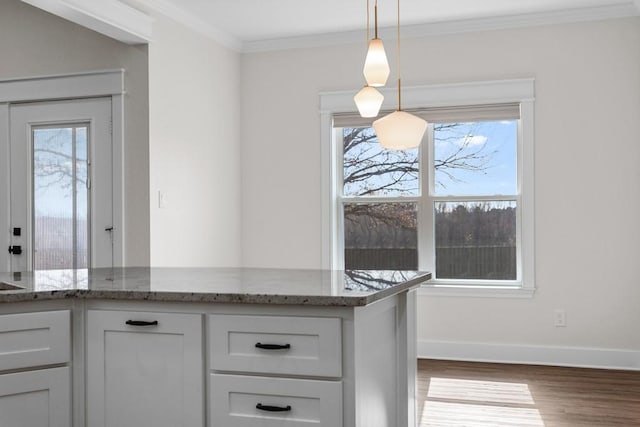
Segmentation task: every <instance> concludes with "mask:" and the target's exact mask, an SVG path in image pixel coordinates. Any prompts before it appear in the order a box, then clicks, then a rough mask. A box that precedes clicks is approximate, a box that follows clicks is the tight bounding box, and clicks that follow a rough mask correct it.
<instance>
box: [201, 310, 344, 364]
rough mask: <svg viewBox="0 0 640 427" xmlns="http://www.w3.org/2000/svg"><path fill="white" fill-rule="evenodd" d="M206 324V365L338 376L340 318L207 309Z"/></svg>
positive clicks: (340, 335) (340, 337) (340, 334)
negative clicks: (220, 312) (223, 312)
mask: <svg viewBox="0 0 640 427" xmlns="http://www.w3.org/2000/svg"><path fill="white" fill-rule="evenodd" d="M208 330H209V346H210V348H209V350H210V352H209V354H210V358H211V359H210V365H211V369H214V370H217V371H230V372H249V373H269V374H285V375H298V376H321V377H340V376H342V333H341V320H340V319H337V318H319V317H277V316H233V315H211V316H209V325H208Z"/></svg>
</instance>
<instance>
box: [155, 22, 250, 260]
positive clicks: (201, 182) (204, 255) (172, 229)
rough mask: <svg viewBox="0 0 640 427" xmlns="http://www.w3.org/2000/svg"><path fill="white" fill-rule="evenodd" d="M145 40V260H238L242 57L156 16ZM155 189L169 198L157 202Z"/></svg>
mask: <svg viewBox="0 0 640 427" xmlns="http://www.w3.org/2000/svg"><path fill="white" fill-rule="evenodd" d="M156 19H157V20H156V22H155V24H154V27H153V42H152V43H150V45H149V92H150V100H149V103H150V111H149V121H150V143H149V151H150V153H149V157H150V163H151V171H150V194H151V204H150V218H151V265H153V266H237V265H239V263H240V195H239V193H240V157H239V155H240V139H239V135H238V130H239V111H240V110H239V108H240V107H239V105H240V104H239V102H240V101H239V93H240V77H239V76H240V57H239V54H238V53H235V52H232V51H229V50H227V49H225V48H223V47H221V46H219V45H218V44H216V43H215V42H213V41H211V40H209V39H207V38H205V37H203V36H200V35H199V34H197V33H195V32H193V31H191V30H188V29H187V28H185V27H183V26H182V25H180V24H178V23H176V22H174V21H172V20H170V19H167V18H166V17H163V16H157V17H156ZM158 191H163V192H165V193H166V195H167V199H166V200H167V205H166V208H163V209H160V208H159V207H158Z"/></svg>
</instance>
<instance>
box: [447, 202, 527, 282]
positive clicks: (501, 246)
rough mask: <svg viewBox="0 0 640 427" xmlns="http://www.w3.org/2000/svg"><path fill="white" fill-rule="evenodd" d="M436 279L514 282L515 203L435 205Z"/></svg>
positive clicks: (448, 203) (452, 203)
mask: <svg viewBox="0 0 640 427" xmlns="http://www.w3.org/2000/svg"><path fill="white" fill-rule="evenodd" d="M435 217H436V229H435V234H436V277H437V278H438V279H486V280H492V279H493V280H515V279H516V263H517V261H516V202H515V201H506V202H503V201H483V202H437V203H435Z"/></svg>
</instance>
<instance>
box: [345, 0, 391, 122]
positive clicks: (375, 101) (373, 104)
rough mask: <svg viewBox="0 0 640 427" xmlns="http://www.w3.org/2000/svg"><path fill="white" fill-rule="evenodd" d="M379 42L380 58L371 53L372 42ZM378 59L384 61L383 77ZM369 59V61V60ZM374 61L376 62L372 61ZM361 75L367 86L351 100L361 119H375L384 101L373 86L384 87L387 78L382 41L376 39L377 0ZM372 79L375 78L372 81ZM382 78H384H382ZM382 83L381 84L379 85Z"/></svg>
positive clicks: (377, 44) (375, 53)
mask: <svg viewBox="0 0 640 427" xmlns="http://www.w3.org/2000/svg"><path fill="white" fill-rule="evenodd" d="M366 40H367V42H369V0H367V37H366ZM376 40H377V41H379V42H380V43H376V46H379V47H382V56H381V55H380V52H379V50H378V51H372V48H371V45H372V43H373V42H374V41H376ZM380 57H382V59H384V64H385V65H386V70H387V71H386V75H385V76H383V75H382V74H383V73H382V72H381V71H380V70H383V68H384V66H381V65H380V64H379V62H380ZM370 58H371V59H370ZM374 59H376V61H377V62H376V61H374ZM363 74H364V76H365V80H366V81H367V84H366V85H365V86H364V87H363V88H362V89H361V90H360V92H358V93H357V94H356V95H355V96H354V97H353V100H354V102H355V103H356V107H358V112H359V113H360V115H361V116H362V117H376V116H377V115H378V113H379V112H380V107H382V101H384V95H382V94H381V93H380V92H379V91H378V90H377V89H376V88H375V87H374V86H384V84H385V83H386V82H387V79H388V78H389V63H388V62H387V55H386V54H385V52H384V46H383V45H382V40H380V39H378V0H376V3H375V38H374V39H373V40H371V43H369V50H368V51H367V58H366V60H365V65H364V70H363ZM374 77H376V78H375V79H374ZM383 77H384V78H383ZM379 83H382V84H379Z"/></svg>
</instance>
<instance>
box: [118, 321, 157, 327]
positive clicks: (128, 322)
mask: <svg viewBox="0 0 640 427" xmlns="http://www.w3.org/2000/svg"><path fill="white" fill-rule="evenodd" d="M124 323H126V324H127V325H131V326H158V321H157V320H154V321H153V322H147V321H145V320H127V321H126V322H124Z"/></svg>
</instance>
